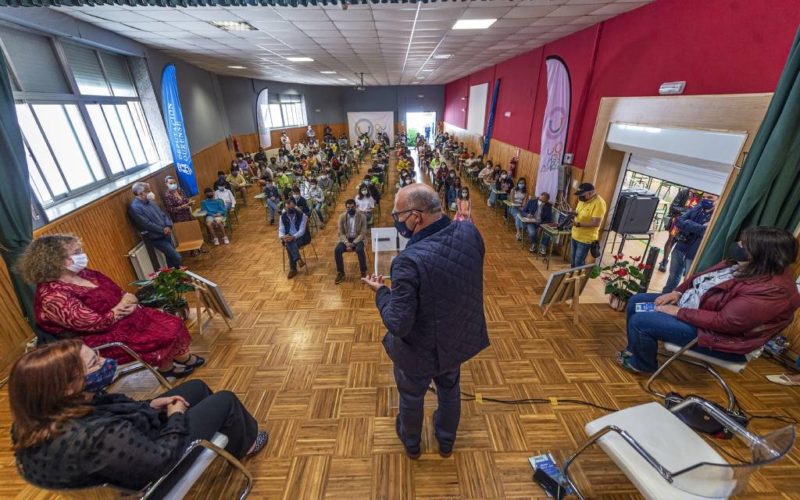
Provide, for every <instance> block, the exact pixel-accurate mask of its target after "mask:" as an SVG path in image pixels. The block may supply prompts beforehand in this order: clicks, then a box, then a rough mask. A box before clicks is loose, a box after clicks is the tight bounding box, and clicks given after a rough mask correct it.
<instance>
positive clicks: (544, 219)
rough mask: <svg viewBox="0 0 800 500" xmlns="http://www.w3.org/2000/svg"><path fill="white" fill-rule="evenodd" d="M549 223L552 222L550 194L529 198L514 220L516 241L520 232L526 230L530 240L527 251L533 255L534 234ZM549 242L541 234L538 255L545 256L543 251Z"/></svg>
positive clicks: (534, 247)
mask: <svg viewBox="0 0 800 500" xmlns="http://www.w3.org/2000/svg"><path fill="white" fill-rule="evenodd" d="M551 222H553V205H552V204H551V203H550V194H549V193H542V194H540V195H539V198H530V199H528V202H527V203H526V204H525V206H524V207H522V210H521V211H520V212H519V213H517V215H516V217H515V218H514V225H515V226H516V227H517V239H522V238H521V237H522V230H523V228H524V229H526V230H527V231H528V238H529V239H530V240H531V247H530V248H529V249H528V251H529V252H531V253H534V252H536V234H537V233H538V232H539V228H540V227H541V226H542V224H549V223H551ZM549 242H550V238H549V237H548V236H547V235H546V234H543V235H542V243H541V245H540V248H539V253H541V254H542V255H544V254H545V249H546V248H547V244H548V243H549Z"/></svg>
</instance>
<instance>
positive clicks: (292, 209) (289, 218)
mask: <svg viewBox="0 0 800 500" xmlns="http://www.w3.org/2000/svg"><path fill="white" fill-rule="evenodd" d="M284 206H285V207H286V211H285V212H284V213H283V214H282V215H281V219H280V224H278V238H279V239H280V240H281V242H282V243H283V246H284V247H286V253H287V254H289V274H288V275H287V276H286V277H287V278H288V279H292V278H294V277H295V276H297V267H298V266H300V267H303V266H305V265H306V263H305V261H303V259H302V257H301V256H300V248H301V247H304V246H306V245H308V244H309V243H311V234H310V233H309V232H308V231H307V230H306V225H307V224H308V217H306V215H305V214H304V213H303V211H302V210H299V209H298V208H297V205H296V204H295V201H294V198H291V197H289V198H287V199H286V202H285V205H284Z"/></svg>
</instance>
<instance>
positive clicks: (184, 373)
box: [158, 362, 194, 379]
mask: <svg viewBox="0 0 800 500" xmlns="http://www.w3.org/2000/svg"><path fill="white" fill-rule="evenodd" d="M177 364H180V363H177V362H173V363H172V368H170V369H169V370H167V371H161V370H158V373H160V374H161V376H162V377H164V378H170V377H172V378H176V379H178V378H184V377H188V376H189V375H191V374H192V372H193V371H194V368H193V367H191V366H185V365H181V366H183V369H182V370H176V368H177V367H176V366H175V365H177Z"/></svg>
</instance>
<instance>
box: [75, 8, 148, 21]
mask: <svg viewBox="0 0 800 500" xmlns="http://www.w3.org/2000/svg"><path fill="white" fill-rule="evenodd" d="M87 14H90V15H92V16H94V17H97V18H100V19H105V20H106V21H116V22H120V23H122V22H124V23H127V22H129V21H138V22H147V21H151V22H152V21H153V18H151V17H147V16H144V15H141V14H137V13H135V12H131V11H129V10H98V11H96V12H90V13H87Z"/></svg>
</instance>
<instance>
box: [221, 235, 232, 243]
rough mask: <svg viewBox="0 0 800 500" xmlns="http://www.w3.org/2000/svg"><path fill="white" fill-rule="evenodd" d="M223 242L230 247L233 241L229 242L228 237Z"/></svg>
mask: <svg viewBox="0 0 800 500" xmlns="http://www.w3.org/2000/svg"><path fill="white" fill-rule="evenodd" d="M222 242H223V243H225V244H226V245H229V244H230V243H231V240H229V239H228V237H227V236H225V237H224V238H222Z"/></svg>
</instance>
